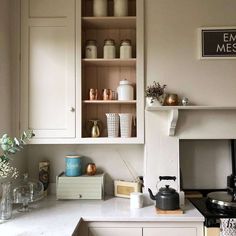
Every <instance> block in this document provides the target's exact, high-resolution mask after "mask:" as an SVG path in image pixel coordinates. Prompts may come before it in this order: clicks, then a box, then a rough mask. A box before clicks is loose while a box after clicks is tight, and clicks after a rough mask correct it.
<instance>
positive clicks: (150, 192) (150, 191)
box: [148, 188, 156, 200]
mask: <svg viewBox="0 0 236 236" xmlns="http://www.w3.org/2000/svg"><path fill="white" fill-rule="evenodd" d="M148 192H149V195H150V198H151V199H152V200H156V198H155V196H154V195H153V193H152V190H151V189H150V188H149V189H148Z"/></svg>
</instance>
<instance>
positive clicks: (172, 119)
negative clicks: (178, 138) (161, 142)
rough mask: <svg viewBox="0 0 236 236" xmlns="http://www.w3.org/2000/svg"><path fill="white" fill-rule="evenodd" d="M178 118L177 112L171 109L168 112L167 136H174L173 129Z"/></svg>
mask: <svg viewBox="0 0 236 236" xmlns="http://www.w3.org/2000/svg"><path fill="white" fill-rule="evenodd" d="M178 118H179V110H178V109H171V110H170V118H169V130H168V131H169V136H174V135H175V128H176V125H177V122H178Z"/></svg>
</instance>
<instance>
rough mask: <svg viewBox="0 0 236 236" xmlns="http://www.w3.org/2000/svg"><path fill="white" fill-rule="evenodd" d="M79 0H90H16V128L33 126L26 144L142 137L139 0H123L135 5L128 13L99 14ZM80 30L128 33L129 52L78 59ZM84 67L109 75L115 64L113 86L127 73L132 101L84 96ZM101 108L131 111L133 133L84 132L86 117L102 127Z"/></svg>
mask: <svg viewBox="0 0 236 236" xmlns="http://www.w3.org/2000/svg"><path fill="white" fill-rule="evenodd" d="M85 2H86V4H87V2H88V3H89V2H90V3H89V4H91V2H92V1H90V0H69V1H68V0H41V1H38V0H22V1H21V86H20V87H21V101H20V130H21V131H22V130H25V129H28V128H30V129H33V130H34V132H35V134H36V136H35V137H34V138H33V139H32V141H31V143H32V144H83V143H86V144H93V143H96V144H108V143H112V144H123V143H126V144H129V143H130V144H132V143H134V144H137V143H144V0H129V2H131V5H132V6H135V9H134V11H133V12H135V15H134V16H133V15H131V16H128V17H120V18H119V17H112V16H109V17H102V18H101V19H100V18H99V19H97V18H96V17H92V16H90V17H88V16H85V15H84V13H83V12H84V9H83V8H84V5H85V4H84V3H85ZM111 2H112V1H111V0H109V3H111ZM132 14H133V13H132ZM95 18H96V19H95ZM91 22H92V26H91ZM94 22H96V26H94V25H93V24H94ZM86 30H87V34H88V35H91V34H93V32H96V31H98V30H101V31H102V32H104V34H107V36H104V37H108V36H109V34H110V33H111V32H113V33H114V32H115V33H114V34H115V35H116V34H117V33H118V34H119V33H121V34H122V35H123V37H125V35H128V36H129V35H133V36H132V38H133V39H132V40H133V41H134V45H135V50H133V54H134V55H135V58H132V59H130V60H119V59H115V60H111V61H110V60H103V59H102V60H95V61H93V60H92V61H90V60H86V59H84V57H83V52H84V41H83V40H84V39H85V37H84V32H85V31H86ZM113 33H111V34H112V35H113ZM88 37H89V36H88ZM57 49H58V50H57ZM86 67H89V68H93V70H101V71H106V72H105V73H108V74H109V73H110V74H112V75H114V74H115V72H114V70H113V69H114V68H115V71H117V72H116V73H118V74H121V76H118V77H117V76H115V77H117V79H116V81H115V83H116V84H114V85H112V86H113V88H115V87H116V86H117V83H118V82H119V80H121V79H122V78H125V77H127V76H128V78H129V77H130V78H132V79H133V80H134V82H135V94H136V99H135V101H127V102H125V103H124V102H122V103H121V102H120V103H119V101H112V102H110V103H107V102H105V103H104V102H102V101H101V102H98V103H96V104H95V103H91V102H90V101H88V100H87V99H86V98H85V94H86V90H87V87H88V86H89V83H90V82H87V84H86V83H85V81H87V79H88V78H91V77H92V76H89V74H88V73H87V77H84V74H85V68H86ZM104 68H105V69H104ZM88 71H90V69H88V70H87V72H88ZM109 71H110V72H109ZM120 71H121V72H120ZM102 73H103V72H102ZM108 77H109V76H108ZM113 77H114V76H113ZM108 79H109V78H108ZM111 81H112V80H111ZM111 81H109V82H108V83H110V82H111ZM111 83H112V82H111ZM101 86H102V85H101ZM104 86H106V85H104ZM92 107H94V108H95V109H93V108H92ZM93 110H96V112H97V113H96V112H95V113H93ZM107 111H108V112H113V111H114V112H130V111H131V112H132V113H133V114H134V115H135V122H134V124H135V131H134V132H133V133H134V135H133V136H132V137H131V138H120V137H119V138H108V137H107V133H106V131H104V134H103V135H102V137H99V138H91V137H89V136H88V134H87V133H86V127H85V126H86V122H87V121H88V120H89V119H91V118H93V117H94V116H95V118H96V117H98V118H99V119H102V121H103V126H104V127H105V129H104V130H106V120H105V118H104V117H105V113H106V112H107ZM93 114H95V115H93Z"/></svg>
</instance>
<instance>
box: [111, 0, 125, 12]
mask: <svg viewBox="0 0 236 236" xmlns="http://www.w3.org/2000/svg"><path fill="white" fill-rule="evenodd" d="M114 16H128V0H114Z"/></svg>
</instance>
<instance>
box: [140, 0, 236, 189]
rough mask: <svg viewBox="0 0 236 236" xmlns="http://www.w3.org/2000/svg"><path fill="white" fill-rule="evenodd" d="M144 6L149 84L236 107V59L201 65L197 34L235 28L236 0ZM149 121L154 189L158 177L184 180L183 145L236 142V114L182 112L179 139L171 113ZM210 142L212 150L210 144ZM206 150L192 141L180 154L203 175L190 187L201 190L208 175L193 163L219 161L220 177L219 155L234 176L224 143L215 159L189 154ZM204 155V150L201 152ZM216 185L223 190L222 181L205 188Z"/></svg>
mask: <svg viewBox="0 0 236 236" xmlns="http://www.w3.org/2000/svg"><path fill="white" fill-rule="evenodd" d="M145 3H146V5H145V30H146V35H145V45H146V49H145V51H146V83H147V84H151V83H152V82H153V81H154V80H155V81H159V82H161V83H162V84H167V91H168V92H171V93H177V94H179V95H180V97H182V96H186V97H188V98H189V100H190V101H191V102H192V103H193V104H195V105H209V106H235V104H236V60H199V59H198V58H197V54H198V41H197V29H198V28H199V27H207V26H208V27H213V26H236V14H235V9H236V1H233V0H207V1H205V0H191V1H189V0H179V1H175V0H146V1H145ZM145 119H146V122H145V124H146V130H145V138H146V146H145V168H144V172H145V182H146V186H148V187H151V188H153V189H155V188H156V183H157V180H158V176H159V175H175V176H177V177H178V182H179V181H180V173H179V168H180V166H179V140H181V139H220V138H236V122H235V120H236V111H225V110H221V111H186V112H180V114H179V122H178V124H177V130H176V136H174V137H168V135H167V134H168V129H167V127H168V121H169V114H168V112H165V111H163V112H146V114H145ZM206 143H208V144H209V145H210V142H206ZM214 143H217V142H214ZM202 145H203V144H202V143H200V144H199V143H191V142H190V143H188V142H187V143H185V146H186V152H181V155H183V160H185V162H184V165H186V164H191V165H192V166H191V167H190V168H189V171H190V172H191V171H195V173H196V172H198V174H199V175H201V176H200V177H197V183H193V181H192V182H191V181H187V182H186V184H187V186H188V187H189V185H190V184H191V183H193V184H194V186H193V187H196V186H197V187H200V185H201V184H200V183H199V180H201V181H202V180H204V179H206V178H207V177H208V173H207V172H205V173H204V172H199V169H198V167H199V166H197V168H196V166H194V160H198V161H200V162H202V165H204V163H205V164H208V165H209V163H210V161H215V162H214V165H211V167H212V168H214V171H212V175H214V174H217V171H218V172H219V167H220V165H221V164H222V159H221V158H222V156H220V155H221V154H222V153H223V154H225V157H223V158H225V160H226V162H224V163H223V166H227V168H225V169H224V170H221V172H223V176H226V175H227V174H228V173H229V172H230V171H231V170H230V168H229V167H228V165H229V158H228V155H227V153H228V152H229V151H228V149H227V148H228V147H227V145H224V142H223V143H220V145H219V146H220V147H221V152H217V153H215V152H214V153H215V154H216V156H214V157H213V158H211V157H212V156H211V155H210V150H209V149H210V147H209V148H208V149H207V154H206V155H205V157H207V158H204V156H201V157H199V156H197V155H196V153H195V156H194V155H193V156H191V155H188V154H189V150H191V151H192V148H193V147H194V148H196V147H200V148H201V147H202ZM204 145H205V144H204ZM212 148H213V149H214V147H212ZM202 150H204V148H203V149H201V150H199V151H198V153H201V151H202ZM205 150H206V148H205ZM208 157H209V158H208ZM187 158H193V160H192V161H189V160H188V159H187ZM186 161H187V162H186ZM205 161H206V162H205ZM185 176H186V173H185ZM187 176H188V175H187ZM220 176H221V175H220ZM191 177H193V176H191ZM194 177H195V176H194ZM217 178H218V177H217ZM217 178H216V179H217ZM201 181H200V182H201ZM225 181H226V180H225ZM211 183H213V184H214V185H212V187H218V186H219V185H220V186H221V187H222V185H223V180H221V181H220V182H219V183H215V182H213V181H210V182H208V183H204V182H203V183H202V184H203V186H202V187H206V186H209V184H211ZM179 187H180V186H178V188H179ZM225 187H226V183H225Z"/></svg>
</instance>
